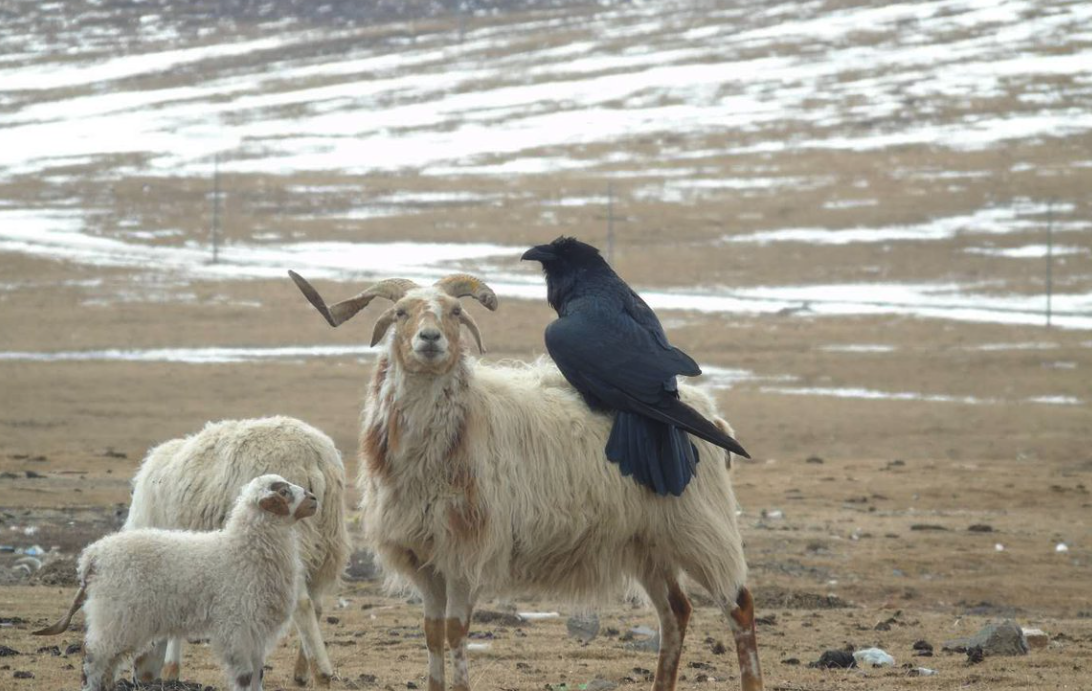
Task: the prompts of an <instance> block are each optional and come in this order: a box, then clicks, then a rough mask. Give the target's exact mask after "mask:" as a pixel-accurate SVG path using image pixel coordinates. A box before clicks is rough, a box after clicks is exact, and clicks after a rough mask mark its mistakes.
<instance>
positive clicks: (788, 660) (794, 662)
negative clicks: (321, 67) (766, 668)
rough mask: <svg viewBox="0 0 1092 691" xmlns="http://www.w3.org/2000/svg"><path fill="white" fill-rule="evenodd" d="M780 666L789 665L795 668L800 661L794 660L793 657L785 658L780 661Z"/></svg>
mask: <svg viewBox="0 0 1092 691" xmlns="http://www.w3.org/2000/svg"><path fill="white" fill-rule="evenodd" d="M781 664H783V665H791V666H793V667H795V666H796V665H798V664H800V659H799V658H795V657H787V658H785V659H784V660H782V661H781Z"/></svg>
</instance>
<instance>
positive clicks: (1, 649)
mask: <svg viewBox="0 0 1092 691" xmlns="http://www.w3.org/2000/svg"><path fill="white" fill-rule="evenodd" d="M12 655H22V653H21V652H19V651H18V650H16V649H15V648H9V647H7V646H6V645H0V657H11V656H12Z"/></svg>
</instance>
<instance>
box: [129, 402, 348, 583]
mask: <svg viewBox="0 0 1092 691" xmlns="http://www.w3.org/2000/svg"><path fill="white" fill-rule="evenodd" d="M270 473H275V474H277V475H280V476H282V477H284V478H285V479H286V480H288V481H289V482H292V483H294V484H297V485H300V486H301V487H304V488H306V489H308V490H309V491H311V492H313V493H314V494H315V496H316V497H318V498H319V502H320V511H319V513H318V514H317V515H316V516H314V517H312V518H308V519H305V520H303V521H300V523H299V524H297V530H298V532H299V535H300V552H301V557H302V558H303V562H304V565H305V572H306V573H307V577H308V582H309V583H312V584H317V585H320V586H321V587H322V588H323V589H325V588H327V587H329V586H330V585H332V584H333V583H334V582H336V579H337V576H338V575H339V574H340V573H341V570H342V569H343V568H344V566H345V563H346V562H347V560H348V552H349V544H348V534H347V531H346V527H345V521H344V506H343V502H344V493H345V469H344V466H343V464H342V462H341V455H340V454H339V453H338V451H337V448H336V447H335V446H334V443H333V441H332V440H330V438H329V437H328V436H326V435H325V434H323V433H322V432H320V431H319V430H317V429H315V428H314V427H311V426H310V425H307V424H306V423H304V422H302V421H300V420H296V419H294V418H287V417H272V418H261V419H255V420H224V421H221V422H210V423H208V424H207V425H205V428H204V429H202V430H201V431H200V432H198V433H196V434H193V435H191V436H189V437H185V438H182V439H174V440H171V441H168V442H165V443H163V444H160V445H159V446H156V447H154V448H153V449H151V450H150V451H149V453H148V455H147V457H146V458H145V459H144V461H143V463H142V464H141V467H140V470H139V471H138V472H137V475H136V477H135V478H134V479H133V499H132V502H131V506H130V511H129V518H128V519H127V521H126V524H125V528H126V529H127V530H129V529H134V528H167V529H181V530H199V531H209V530H217V529H219V528H221V527H223V524H224V520H225V519H226V517H227V514H228V512H229V511H230V510H231V507H232V505H233V504H234V503H235V499H236V498H237V497H238V496H239V492H240V491H241V490H242V488H243V486H244V485H246V483H248V482H249V481H250V480H252V479H254V478H255V477H258V476H261V475H266V474H270Z"/></svg>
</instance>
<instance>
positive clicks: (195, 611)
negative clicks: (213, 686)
mask: <svg viewBox="0 0 1092 691" xmlns="http://www.w3.org/2000/svg"><path fill="white" fill-rule="evenodd" d="M317 510H318V500H317V499H316V497H315V495H313V494H311V493H310V492H308V491H307V490H306V489H304V488H303V487H300V486H298V485H294V484H292V483H290V482H288V481H286V480H285V479H284V478H283V477H281V476H280V475H262V476H261V477H258V478H254V479H253V480H251V481H250V482H249V483H247V485H246V486H245V487H244V488H243V490H242V492H241V493H240V494H239V497H238V499H237V500H236V502H235V505H234V506H233V507H232V509H231V512H230V513H229V514H228V517H227V520H226V521H225V523H224V529H223V530H220V531H215V532H191V531H183V530H159V529H157V528H145V529H140V530H127V531H122V532H118V533H114V534H113V535H107V536H106V537H104V538H102V539H100V540H98V541H96V542H93V543H92V544H90V545H88V546H87V547H86V548H85V549H84V550H83V553H82V554H81V555H80V560H79V566H78V574H79V578H80V589H79V591H78V592H77V593H76V598H75V600H73V602H72V606H71V607H70V608H69V610H68V613H67V614H65V616H63V617H62V618H61V619H60V620H58V621H57V622H56V623H55V624H53V625H52V626H50V627H48V628H45V629H42V630H40V631H35V632H34V634H35V635H39V636H44V635H52V634H57V633H61V632H63V631H65V630H66V629H67V628H68V623H69V622H70V621H71V619H72V615H73V614H74V613H75V612H76V610H77V609H79V608H80V606H81V605H82V606H83V608H84V614H85V617H86V620H87V633H86V635H85V637H84V644H83V647H84V662H83V688H84V691H100V689H104V688H106V689H109V688H112V687H113V685H114V683H113V682H114V671H115V670H116V668H117V666H118V664H119V663H120V662H121V661H122V660H123V659H124V658H125V657H126V656H128V655H131V654H133V653H135V652H137V651H139V650H141V649H143V648H144V647H145V646H146V645H147V644H148V643H150V642H151V641H153V640H155V639H158V638H163V637H167V636H207V637H209V639H210V641H211V643H212V646H213V648H214V650H215V651H216V653H217V655H218V656H219V658H220V660H221V661H222V662H223V664H224V667H225V669H226V670H227V672H228V677H229V679H230V682H229V683H231V684H233V688H234V689H235V690H236V691H244V690H249V691H259V690H260V689H261V687H262V665H263V664H264V662H265V658H266V655H268V653H269V651H270V649H271V648H272V647H273V645H274V644H275V643H276V641H277V639H278V638H279V637H280V635H281V633H282V632H283V630H284V628H285V626H286V625H287V623H288V620H289V617H291V615H292V612H293V610H294V609H295V606H296V596H297V594H298V593H299V590H300V581H301V580H302V577H303V574H302V571H303V564H302V562H301V561H300V553H299V546H298V542H299V540H298V537H297V535H296V531H295V530H294V529H293V528H294V526H295V523H296V521H298V520H299V519H301V518H306V517H307V516H312V515H314V513H315V512H316V511H317Z"/></svg>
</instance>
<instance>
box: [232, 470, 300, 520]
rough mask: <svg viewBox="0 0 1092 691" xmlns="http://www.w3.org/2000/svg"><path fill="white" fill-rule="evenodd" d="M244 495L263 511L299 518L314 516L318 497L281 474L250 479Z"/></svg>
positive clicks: (282, 516)
mask: <svg viewBox="0 0 1092 691" xmlns="http://www.w3.org/2000/svg"><path fill="white" fill-rule="evenodd" d="M243 496H244V497H245V498H247V499H249V500H250V501H251V502H253V503H255V504H257V506H258V508H259V509H261V510H262V511H265V512H268V513H270V514H272V515H274V516H278V517H281V518H285V517H289V518H291V520H299V519H301V518H307V517H308V516H314V515H315V512H316V511H318V498H317V497H316V496H315V495H314V494H311V493H310V492H308V491H307V490H306V489H304V488H303V487H300V486H299V485H293V484H292V483H291V482H288V481H287V480H285V479H284V478H283V477H281V476H280V475H262V476H261V477H256V478H254V479H253V480H251V481H250V483H249V484H248V485H247V486H246V487H245V488H244V489H243Z"/></svg>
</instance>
